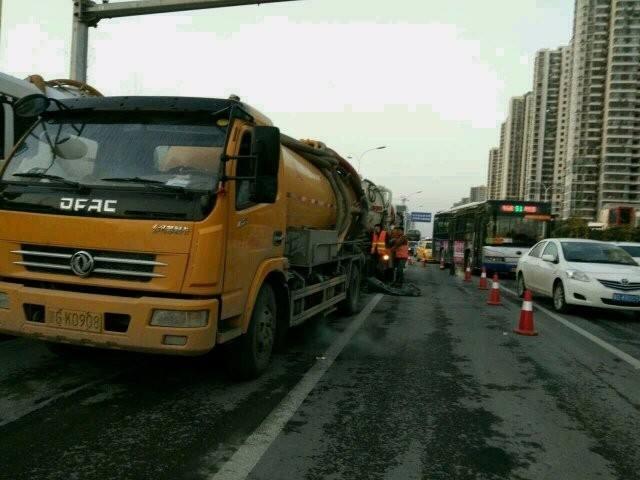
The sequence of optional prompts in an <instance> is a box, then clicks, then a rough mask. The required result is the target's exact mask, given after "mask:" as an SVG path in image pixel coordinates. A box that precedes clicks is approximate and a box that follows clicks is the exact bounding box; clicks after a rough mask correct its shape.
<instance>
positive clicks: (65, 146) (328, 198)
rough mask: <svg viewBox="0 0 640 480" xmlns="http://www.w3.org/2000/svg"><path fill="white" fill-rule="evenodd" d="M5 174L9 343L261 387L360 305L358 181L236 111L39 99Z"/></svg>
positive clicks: (332, 160) (1, 188) (264, 121)
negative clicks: (226, 365)
mask: <svg viewBox="0 0 640 480" xmlns="http://www.w3.org/2000/svg"><path fill="white" fill-rule="evenodd" d="M14 108H15V110H16V112H22V114H26V115H32V116H33V115H36V116H39V117H38V118H39V120H38V121H37V122H36V123H35V124H34V126H33V127H32V128H31V129H30V130H29V131H28V132H27V133H26V134H25V136H24V137H23V138H22V139H21V140H20V141H19V142H18V143H17V145H16V147H15V149H14V151H13V153H12V155H11V156H10V157H9V159H8V161H7V162H6V163H5V165H4V167H3V169H2V173H1V176H0V226H1V227H0V232H1V234H0V277H1V279H0V332H2V333H6V334H11V335H20V336H27V337H33V338H38V339H42V340H45V341H47V342H55V343H58V344H72V345H81V346H89V347H100V348H108V349H124V350H134V351H142V352H151V353H163V354H177V355H198V354H204V353H206V352H208V351H210V350H211V349H213V348H214V347H215V346H216V345H219V344H226V343H229V344H230V345H229V352H230V353H229V354H230V355H231V364H232V366H233V368H234V370H235V372H236V373H237V374H238V375H239V376H242V377H251V376H255V375H258V374H260V373H261V372H262V371H263V370H264V369H265V368H266V367H267V365H268V363H269V360H270V357H271V354H272V351H273V348H274V346H276V345H278V344H281V343H282V342H283V339H284V336H285V334H286V331H287V329H288V328H289V327H292V326H295V325H298V324H300V323H302V322H304V321H305V320H307V319H309V318H312V317H314V316H317V315H320V314H323V313H327V312H330V311H332V310H335V309H339V310H341V311H343V312H346V313H349V314H353V313H355V312H357V311H358V309H359V304H360V285H361V279H362V268H363V266H364V262H365V255H364V253H363V248H362V246H361V245H362V241H363V239H366V234H365V230H366V226H365V225H366V217H367V200H366V197H365V194H364V192H363V190H362V186H361V183H360V178H359V176H358V174H357V172H356V171H355V170H354V169H353V167H352V166H351V165H350V164H349V163H348V162H347V161H346V160H344V159H343V158H342V157H340V156H339V155H338V154H337V153H336V152H334V151H333V150H331V149H329V148H327V147H326V146H325V145H324V144H322V143H320V142H315V141H298V140H294V139H292V138H290V137H288V136H286V135H283V134H281V133H280V131H279V129H278V128H277V127H275V126H273V125H272V123H271V121H270V120H269V119H268V118H267V117H265V116H264V115H263V114H261V113H260V112H258V111H256V110H254V109H253V108H251V107H250V106H248V105H246V104H244V103H242V102H241V101H240V100H239V99H238V98H237V97H232V98H230V99H210V98H187V97H87V98H76V99H63V100H57V99H50V98H47V97H45V96H43V95H37V94H34V95H29V96H27V97H24V98H22V99H20V100H18V101H17V102H16V104H15V105H14Z"/></svg>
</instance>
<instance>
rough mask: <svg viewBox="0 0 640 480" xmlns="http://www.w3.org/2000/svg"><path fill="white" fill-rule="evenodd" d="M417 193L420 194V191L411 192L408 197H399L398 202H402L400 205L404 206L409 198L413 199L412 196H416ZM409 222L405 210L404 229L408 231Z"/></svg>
mask: <svg viewBox="0 0 640 480" xmlns="http://www.w3.org/2000/svg"><path fill="white" fill-rule="evenodd" d="M419 193H422V190H418V191H417V192H413V193H410V194H408V195H400V201H401V202H402V205H404V206H406V205H407V202H408V201H409V198H411V197H413V196H414V195H418V194H419ZM409 224H410V221H409V218H407V210H406V209H405V211H404V225H403V227H404V229H405V230H408V227H409V226H410V225H409Z"/></svg>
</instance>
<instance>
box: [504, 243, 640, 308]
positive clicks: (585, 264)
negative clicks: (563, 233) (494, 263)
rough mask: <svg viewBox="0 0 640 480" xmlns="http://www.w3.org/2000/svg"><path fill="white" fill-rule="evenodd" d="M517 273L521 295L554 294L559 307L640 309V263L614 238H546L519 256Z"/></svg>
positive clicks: (554, 302) (556, 304)
mask: <svg viewBox="0 0 640 480" xmlns="http://www.w3.org/2000/svg"><path fill="white" fill-rule="evenodd" d="M516 278H517V282H518V293H519V294H520V295H523V294H524V291H525V289H529V290H531V291H532V292H533V293H536V294H539V295H543V296H548V297H552V298H553V306H554V308H555V309H556V310H557V311H558V312H565V311H567V310H568V309H570V307H571V306H572V305H585V306H590V307H599V308H611V309H617V310H631V311H638V312H640V266H638V264H637V263H636V262H635V260H634V259H633V258H632V257H631V255H629V254H628V253H627V252H626V251H624V250H623V249H622V248H620V247H619V246H617V245H613V244H612V243H608V242H599V241H595V240H581V239H575V238H552V239H546V240H543V241H541V242H538V243H537V244H536V245H534V246H533V248H532V249H531V250H529V252H528V253H526V254H525V255H523V256H522V257H521V258H520V261H519V262H518V267H517V269H516Z"/></svg>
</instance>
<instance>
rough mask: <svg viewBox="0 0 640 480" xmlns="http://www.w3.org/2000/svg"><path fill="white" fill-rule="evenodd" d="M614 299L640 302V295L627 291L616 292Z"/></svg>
mask: <svg viewBox="0 0 640 480" xmlns="http://www.w3.org/2000/svg"><path fill="white" fill-rule="evenodd" d="M613 299H614V300H615V301H617V302H626V303H640V295H629V294H627V293H614V294H613Z"/></svg>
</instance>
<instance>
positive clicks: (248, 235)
mask: <svg viewBox="0 0 640 480" xmlns="http://www.w3.org/2000/svg"><path fill="white" fill-rule="evenodd" d="M252 134H253V129H252V128H250V127H242V129H241V130H240V132H239V134H238V135H237V136H238V137H239V138H240V141H239V142H236V143H235V146H234V145H233V143H232V144H231V145H230V148H231V149H232V150H231V152H230V154H232V155H233V154H235V155H238V156H246V155H251V143H252ZM230 167H231V175H235V176H236V177H247V176H252V175H254V173H255V169H256V160H255V159H237V160H233V161H232V162H231V166H230ZM254 188H255V183H254V182H252V181H251V180H236V181H233V182H228V195H229V221H228V226H229V232H228V236H227V254H226V260H225V275H224V287H223V293H224V295H225V298H226V299H227V303H228V305H229V308H230V309H231V311H230V312H228V311H227V309H226V307H225V305H224V302H223V314H224V315H225V316H235V315H239V314H240V313H242V312H243V311H244V308H245V304H246V302H247V295H248V293H249V289H250V287H251V285H252V282H253V279H254V277H255V275H256V272H257V270H258V267H259V266H260V264H261V263H262V262H263V261H265V260H266V259H268V258H274V257H281V256H282V255H283V253H282V252H283V251H284V227H285V225H284V222H285V218H284V217H285V216H284V211H281V210H282V208H283V207H282V206H281V202H279V201H276V203H274V204H264V203H263V204H259V203H255V202H254V201H253V200H252V191H253V189H254Z"/></svg>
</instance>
